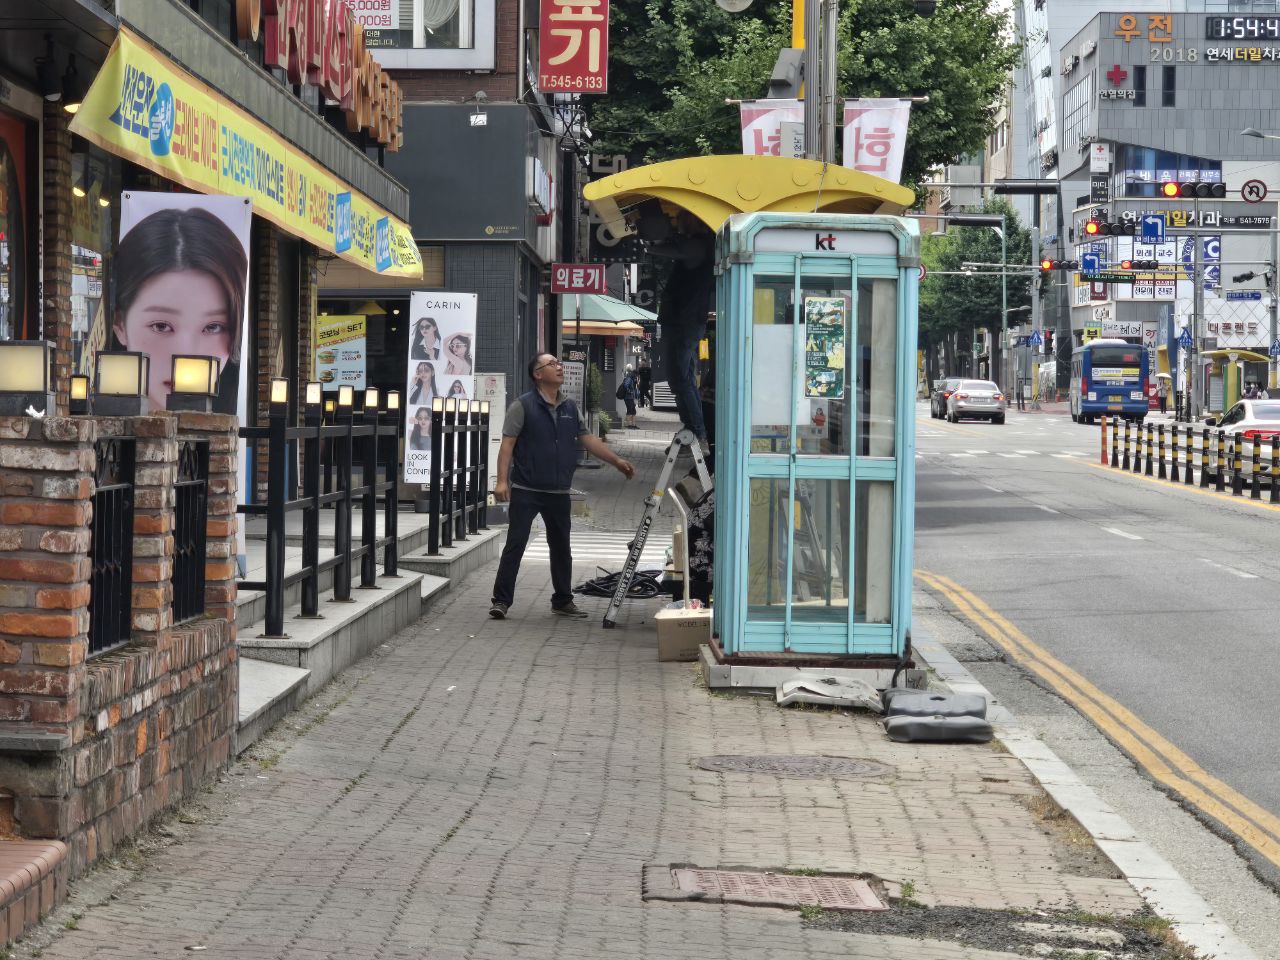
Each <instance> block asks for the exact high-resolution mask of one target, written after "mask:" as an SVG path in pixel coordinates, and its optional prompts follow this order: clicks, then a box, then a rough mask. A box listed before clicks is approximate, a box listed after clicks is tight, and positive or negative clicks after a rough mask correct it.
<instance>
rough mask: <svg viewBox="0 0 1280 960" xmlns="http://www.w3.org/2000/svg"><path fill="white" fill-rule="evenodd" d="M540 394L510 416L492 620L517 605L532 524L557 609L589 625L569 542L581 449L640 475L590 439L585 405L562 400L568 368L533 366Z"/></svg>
mask: <svg viewBox="0 0 1280 960" xmlns="http://www.w3.org/2000/svg"><path fill="white" fill-rule="evenodd" d="M529 377H530V379H531V380H533V389H532V390H530V391H529V392H528V393H526V394H523V395H521V396H520V397H519V398H517V399H516V400H515V401H513V402H512V404H511V406H509V407H508V408H507V415H506V421H505V423H504V424H503V427H502V447H501V448H500V449H499V450H498V478H497V483H496V484H495V485H494V488H493V495H494V497H495V499H497V500H499V501H504V502H505V501H510V504H511V506H510V508H509V510H508V519H507V543H506V546H505V547H503V549H502V559H501V560H500V561H499V562H498V575H497V577H496V578H495V579H494V582H493V602H492V605H491V606H490V607H489V616H491V617H493V618H494V619H495V620H501V619H503V618H504V617H506V615H507V611H508V610H510V609H511V604H512V602H513V601H514V600H515V593H516V574H518V573H519V572H520V561H521V560H522V559H523V558H524V549H525V547H526V546H527V545H528V543H529V530H530V528H531V527H532V526H533V518H534V517H536V516H539V515H540V516H541V517H542V522H543V523H544V524H545V525H546V528H547V547H548V549H549V551H550V554H551V587H552V591H553V592H552V594H551V609H552V610H553V611H555V612H556V613H558V614H559V615H561V616H564V617H576V618H583V617H586V615H587V614H586V611H584V610H583V609H581V608H580V607H579V606H578V605H577V604H575V603H574V602H573V552H572V549H571V545H570V542H569V528H570V513H569V488H570V485H571V484H572V483H573V473H574V471H575V470H576V469H577V467H578V444H579V443H581V444H582V446H583V447H584V448H585V449H586V451H587V452H588V453H589V454H591V455H592V456H593V457H595V458H596V459H598V460H602V461H604V462H605V463H607V464H609V465H610V466H612V467H614V468H615V469H617V471H618V472H619V473H621V474H622V475H623V476H624V477H626V478H627V479H628V480H630V479H631V478H632V477H634V476H635V475H636V468H635V467H633V466H632V465H631V464H630V463H629V462H628V461H626V460H624V459H623V458H622V457H620V456H618V455H617V454H616V453H614V452H613V451H612V450H610V449H609V446H608V444H606V443H605V442H604V441H603V440H601V439H600V438H599V437H596V436H593V435H592V434H590V433H588V432H587V428H586V425H585V424H584V423H583V420H582V415H581V414H580V413H579V412H578V405H577V404H576V403H574V402H573V401H572V400H571V399H569V398H568V397H566V396H564V395H563V394H562V393H561V387H562V386H563V385H564V364H563V363H561V362H560V361H559V360H557V359H556V358H555V357H553V356H551V355H550V354H549V353H540V354H538V355H537V356H536V357H534V358H533V359H532V360H530V361H529Z"/></svg>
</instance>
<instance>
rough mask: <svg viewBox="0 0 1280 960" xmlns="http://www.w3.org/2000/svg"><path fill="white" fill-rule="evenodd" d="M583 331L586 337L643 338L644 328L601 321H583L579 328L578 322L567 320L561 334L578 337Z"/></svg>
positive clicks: (562, 325)
mask: <svg viewBox="0 0 1280 960" xmlns="http://www.w3.org/2000/svg"><path fill="white" fill-rule="evenodd" d="M579 329H581V331H582V335H583V336H584V337H643V336H644V327H642V326H640V324H638V323H604V322H602V321H600V320H583V321H582V326H581V327H579V326H578V321H577V320H565V321H564V322H563V323H561V324H560V332H561V333H564V334H567V335H568V336H571V337H574V336H577V334H578V330H579Z"/></svg>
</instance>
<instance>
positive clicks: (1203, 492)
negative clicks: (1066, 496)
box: [1083, 462, 1280, 513]
mask: <svg viewBox="0 0 1280 960" xmlns="http://www.w3.org/2000/svg"><path fill="white" fill-rule="evenodd" d="M1083 465H1084V466H1086V467H1092V468H1093V469H1094V470H1105V471H1106V472H1107V473H1114V474H1117V475H1118V476H1123V477H1132V478H1133V479H1134V480H1142V481H1145V482H1146V483H1154V484H1155V485H1156V486H1160V487H1170V488H1172V489H1174V490H1180V491H1182V492H1183V493H1194V494H1195V495H1196V496H1198V497H1213V498H1215V499H1217V500H1225V501H1227V502H1228V503H1238V504H1242V505H1243V504H1248V505H1249V506H1251V507H1256V508H1257V509H1259V510H1270V511H1272V512H1273V513H1280V503H1269V502H1267V501H1266V500H1253V499H1251V498H1250V497H1249V492H1248V491H1249V484H1248V482H1247V481H1246V483H1245V492H1244V493H1243V494H1241V495H1240V496H1238V497H1237V496H1235V494H1231V493H1219V492H1218V491H1217V490H1210V489H1208V488H1207V487H1200V486H1197V485H1194V484H1192V485H1186V484H1181V483H1174V482H1173V481H1172V480H1161V479H1160V478H1159V477H1148V476H1146V475H1145V474H1141V473H1134V472H1132V471H1130V470H1123V469H1120V468H1118V467H1104V466H1103V465H1102V464H1100V463H1092V462H1086V463H1084V464H1083ZM1178 469H1179V470H1181V469H1182V465H1181V464H1179V465H1178Z"/></svg>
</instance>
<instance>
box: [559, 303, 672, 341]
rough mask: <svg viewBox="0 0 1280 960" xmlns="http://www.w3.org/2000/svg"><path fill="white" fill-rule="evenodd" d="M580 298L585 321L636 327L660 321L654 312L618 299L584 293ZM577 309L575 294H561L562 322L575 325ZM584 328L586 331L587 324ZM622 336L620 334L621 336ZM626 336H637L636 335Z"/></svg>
mask: <svg viewBox="0 0 1280 960" xmlns="http://www.w3.org/2000/svg"><path fill="white" fill-rule="evenodd" d="M578 297H580V299H581V301H582V319H583V321H587V320H594V321H598V322H600V323H605V324H613V323H625V324H630V325H631V326H635V325H636V324H640V323H656V322H657V319H658V315H657V314H656V313H654V312H653V311H651V310H644V309H642V308H640V307H637V306H636V305H635V304H632V303H623V302H622V301H621V300H619V299H617V298H616V297H608V296H605V295H604V294H599V293H584V294H580V295H578ZM577 309H578V307H577V304H576V303H575V295H574V294H571V293H562V294H560V319H561V320H562V321H564V322H565V323H573V322H574V320H575V319H576V316H577ZM583 327H584V329H585V327H586V324H585V322H584V323H583ZM640 332H641V333H643V332H644V331H643V330H641V331H640ZM622 335H623V334H619V336H622ZM626 335H628V336H635V335H636V334H633V333H632V334H626Z"/></svg>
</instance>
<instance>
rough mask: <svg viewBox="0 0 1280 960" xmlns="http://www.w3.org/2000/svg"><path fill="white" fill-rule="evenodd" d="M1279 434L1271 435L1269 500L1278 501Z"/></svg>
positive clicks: (1279, 496) (1279, 501) (1279, 477)
mask: <svg viewBox="0 0 1280 960" xmlns="http://www.w3.org/2000/svg"><path fill="white" fill-rule="evenodd" d="M1277 481H1280V435H1277V434H1274V433H1273V434H1272V435H1271V502H1272V503H1280V482H1277Z"/></svg>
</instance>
